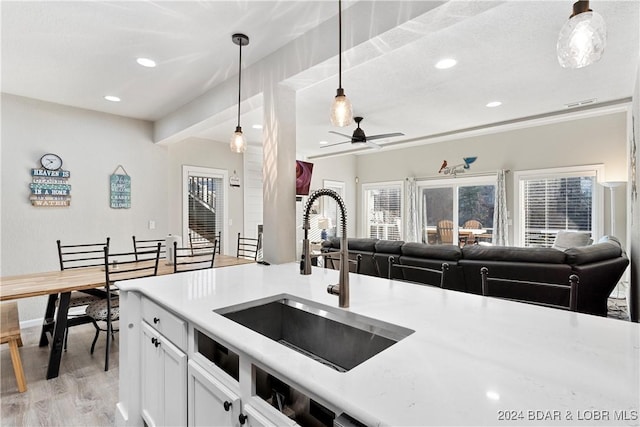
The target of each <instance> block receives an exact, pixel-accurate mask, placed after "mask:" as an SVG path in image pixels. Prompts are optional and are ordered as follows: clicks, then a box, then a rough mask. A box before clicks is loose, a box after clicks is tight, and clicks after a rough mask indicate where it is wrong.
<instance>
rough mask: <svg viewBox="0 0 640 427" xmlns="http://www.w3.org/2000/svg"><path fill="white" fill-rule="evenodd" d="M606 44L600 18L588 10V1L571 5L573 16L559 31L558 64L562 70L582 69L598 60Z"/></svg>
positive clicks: (603, 24)
mask: <svg viewBox="0 0 640 427" xmlns="http://www.w3.org/2000/svg"><path fill="white" fill-rule="evenodd" d="M606 44H607V27H606V24H605V22H604V19H603V18H602V16H601V15H600V14H598V13H596V12H594V11H592V10H591V9H589V1H588V0H579V1H577V2H575V3H574V4H573V14H572V15H571V16H570V17H569V20H568V21H567V22H566V23H565V24H564V26H563V27H562V29H561V30H560V35H559V36H558V44H557V54H558V62H559V63H560V65H561V66H562V67H564V68H582V67H586V66H587V65H590V64H593V63H595V62H597V61H598V60H600V58H601V57H602V53H603V52H604V48H605V46H606Z"/></svg>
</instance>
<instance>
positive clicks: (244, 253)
mask: <svg viewBox="0 0 640 427" xmlns="http://www.w3.org/2000/svg"><path fill="white" fill-rule="evenodd" d="M237 248H238V249H237V252H236V257H238V258H246V259H252V260H254V261H257V260H258V251H259V250H260V249H261V248H262V234H258V238H257V239H254V238H252V237H242V236H241V235H240V233H238V246H237Z"/></svg>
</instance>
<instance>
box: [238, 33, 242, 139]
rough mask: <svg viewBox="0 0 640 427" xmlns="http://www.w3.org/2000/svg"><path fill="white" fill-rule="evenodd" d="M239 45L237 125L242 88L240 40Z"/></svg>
mask: <svg viewBox="0 0 640 427" xmlns="http://www.w3.org/2000/svg"><path fill="white" fill-rule="evenodd" d="M238 45H239V46H240V59H239V60H238V127H240V91H241V90H242V40H240V43H238Z"/></svg>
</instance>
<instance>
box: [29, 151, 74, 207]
mask: <svg viewBox="0 0 640 427" xmlns="http://www.w3.org/2000/svg"><path fill="white" fill-rule="evenodd" d="M40 164H41V165H42V168H33V169H31V176H32V178H31V184H30V185H29V188H30V189H31V195H30V196H29V200H30V201H31V205H32V206H38V207H66V206H69V205H70V204H71V185H69V183H68V179H69V177H70V176H71V172H69V171H67V170H63V169H61V167H62V159H61V158H60V157H59V156H58V155H56V154H52V153H47V154H45V155H44V156H42V157H41V158H40Z"/></svg>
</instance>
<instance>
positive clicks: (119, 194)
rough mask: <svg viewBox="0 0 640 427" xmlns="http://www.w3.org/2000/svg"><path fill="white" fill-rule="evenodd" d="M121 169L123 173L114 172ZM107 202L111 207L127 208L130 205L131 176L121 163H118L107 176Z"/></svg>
mask: <svg viewBox="0 0 640 427" xmlns="http://www.w3.org/2000/svg"><path fill="white" fill-rule="evenodd" d="M118 169H122V171H123V172H124V175H123V174H116V172H117V171H118ZM109 191H110V193H109V202H110V206H111V208H112V209H129V208H130V207H131V177H130V176H129V174H128V173H127V171H126V170H124V168H123V167H122V165H118V167H117V168H116V170H114V171H113V174H112V175H111V176H110V177H109Z"/></svg>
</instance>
